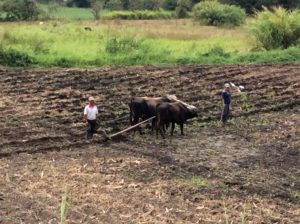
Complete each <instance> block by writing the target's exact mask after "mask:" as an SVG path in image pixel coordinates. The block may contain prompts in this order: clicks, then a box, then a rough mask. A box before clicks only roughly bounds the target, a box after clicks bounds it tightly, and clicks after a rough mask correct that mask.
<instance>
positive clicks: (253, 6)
mask: <svg viewBox="0 0 300 224" xmlns="http://www.w3.org/2000/svg"><path fill="white" fill-rule="evenodd" d="M220 2H221V3H225V4H233V5H238V6H240V7H242V8H244V9H245V10H246V12H247V13H250V14H253V13H254V12H255V10H262V9H263V6H265V7H267V8H271V7H274V5H277V6H278V5H280V6H282V7H284V8H287V9H292V8H297V7H299V6H300V1H299V0H259V1H257V0H256V1H245V0H220Z"/></svg>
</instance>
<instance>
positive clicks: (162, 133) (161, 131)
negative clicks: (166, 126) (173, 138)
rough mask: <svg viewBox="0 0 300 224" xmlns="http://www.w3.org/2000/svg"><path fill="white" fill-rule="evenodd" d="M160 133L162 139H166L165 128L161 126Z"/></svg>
mask: <svg viewBox="0 0 300 224" xmlns="http://www.w3.org/2000/svg"><path fill="white" fill-rule="evenodd" d="M159 131H160V135H161V137H162V138H163V139H165V133H164V130H163V126H160V128H159Z"/></svg>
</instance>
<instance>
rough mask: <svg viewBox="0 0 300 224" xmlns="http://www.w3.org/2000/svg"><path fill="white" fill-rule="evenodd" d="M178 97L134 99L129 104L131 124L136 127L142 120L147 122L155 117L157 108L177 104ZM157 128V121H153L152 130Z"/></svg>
mask: <svg viewBox="0 0 300 224" xmlns="http://www.w3.org/2000/svg"><path fill="white" fill-rule="evenodd" d="M175 100H177V97H176V96H174V95H167V96H164V97H156V98H152V97H134V98H132V99H131V101H130V103H129V108H130V124H131V125H135V124H137V123H138V122H139V120H140V119H142V120H146V119H148V118H150V117H153V116H155V111H156V106H157V104H159V103H163V102H175ZM154 126H155V119H153V120H152V130H153V129H154Z"/></svg>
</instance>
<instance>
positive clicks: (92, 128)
mask: <svg viewBox="0 0 300 224" xmlns="http://www.w3.org/2000/svg"><path fill="white" fill-rule="evenodd" d="M83 114H84V120H85V122H87V124H88V129H87V131H86V141H87V142H88V143H89V142H90V141H91V140H92V139H93V135H94V133H96V124H97V115H98V108H97V106H96V104H95V99H94V97H92V96H91V97H89V104H88V105H86V106H85V108H84V112H83ZM101 134H102V135H103V136H104V137H105V139H106V140H107V139H109V136H108V135H107V134H106V132H105V131H101Z"/></svg>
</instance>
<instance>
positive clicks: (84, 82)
mask: <svg viewBox="0 0 300 224" xmlns="http://www.w3.org/2000/svg"><path fill="white" fill-rule="evenodd" d="M228 81H231V82H234V83H235V84H238V85H243V86H245V90H244V91H243V92H242V93H234V94H233V101H234V102H233V112H232V119H231V120H230V122H229V124H228V126H226V127H220V126H219V124H218V122H217V121H218V119H219V116H220V105H221V100H220V96H219V91H220V90H221V89H222V86H223V84H224V83H225V82H228ZM0 85H1V89H0V91H1V95H0V98H1V99H0V111H1V116H0V223H1V224H2V223H3V224H14V223H59V222H60V220H61V217H60V216H61V214H60V213H61V212H60V206H61V204H62V203H61V202H62V198H64V197H67V200H66V201H67V204H68V210H67V215H66V219H67V223H91V224H92V223H255V224H257V223H270V224H271V223H300V130H299V129H300V128H299V127H300V65H259V66H257V65H249V66H238V65H235V66H183V67H153V66H149V67H147V66H146V67H103V68H97V69H53V68H52V69H27V70H26V69H13V68H3V67H2V68H0ZM165 94H175V95H176V96H177V97H178V98H179V99H181V100H183V101H185V102H187V103H190V104H193V105H195V106H197V107H198V108H199V117H198V118H196V119H194V120H191V121H189V122H188V123H187V125H186V127H185V133H186V135H185V136H181V135H179V131H178V127H177V128H176V130H177V132H176V133H175V135H174V136H173V137H171V136H170V135H167V138H166V139H165V140H163V139H161V138H160V137H159V138H156V136H155V134H152V133H151V131H150V130H148V129H147V128H146V127H144V129H145V134H143V135H140V134H139V133H133V132H131V133H128V134H124V135H123V136H121V137H118V138H116V139H113V140H112V141H109V142H103V141H102V140H101V136H96V138H95V141H94V142H93V143H92V144H86V143H85V142H84V132H85V124H84V123H83V119H82V112H83V107H84V106H85V104H86V100H87V98H88V96H90V95H92V96H94V97H95V98H96V102H97V104H98V106H99V108H100V110H101V112H100V117H101V126H102V127H103V128H105V129H106V130H107V132H109V133H114V132H116V131H118V130H122V129H123V128H125V127H128V125H129V124H128V123H129V118H128V116H129V110H128V102H129V100H130V98H131V97H132V96H143V95H147V96H162V95H165Z"/></svg>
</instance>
